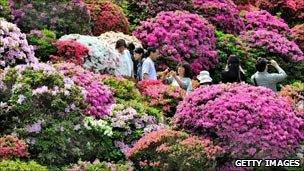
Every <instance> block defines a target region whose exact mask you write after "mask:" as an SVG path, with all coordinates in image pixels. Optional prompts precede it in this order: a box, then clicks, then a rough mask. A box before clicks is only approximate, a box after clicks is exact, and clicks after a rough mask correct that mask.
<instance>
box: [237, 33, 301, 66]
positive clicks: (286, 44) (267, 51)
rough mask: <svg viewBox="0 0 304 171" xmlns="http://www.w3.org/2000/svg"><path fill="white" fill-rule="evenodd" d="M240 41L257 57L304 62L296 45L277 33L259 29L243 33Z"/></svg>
mask: <svg viewBox="0 0 304 171" xmlns="http://www.w3.org/2000/svg"><path fill="white" fill-rule="evenodd" d="M241 39H242V40H243V41H244V42H245V43H246V45H247V46H248V47H249V48H251V51H252V53H253V54H257V55H258V56H259V57H261V55H262V56H264V57H271V56H277V57H281V58H283V59H284V60H286V61H295V62H299V61H304V54H303V52H302V51H301V49H300V48H299V47H298V45H297V44H296V43H295V42H293V41H290V40H288V39H287V38H285V37H284V36H282V35H280V34H278V33H275V32H272V31H267V30H263V29H259V30H255V31H248V32H246V33H244V34H243V35H242V36H241ZM257 52H258V53H257Z"/></svg>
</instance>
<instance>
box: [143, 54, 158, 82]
mask: <svg viewBox="0 0 304 171" xmlns="http://www.w3.org/2000/svg"><path fill="white" fill-rule="evenodd" d="M145 74H147V75H148V79H149V80H157V73H156V69H155V65H154V62H153V61H152V59H151V58H150V57H148V58H147V59H146V60H145V61H144V63H143V65H142V78H144V75H145Z"/></svg>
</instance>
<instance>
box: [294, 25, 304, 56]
mask: <svg viewBox="0 0 304 171" xmlns="http://www.w3.org/2000/svg"><path fill="white" fill-rule="evenodd" d="M291 33H292V37H293V38H294V40H295V42H296V43H297V44H298V45H299V47H300V48H301V50H302V51H304V24H301V25H297V26H295V27H293V28H292V29H291Z"/></svg>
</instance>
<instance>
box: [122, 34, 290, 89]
mask: <svg viewBox="0 0 304 171" xmlns="http://www.w3.org/2000/svg"><path fill="white" fill-rule="evenodd" d="M116 50H117V52H118V53H119V54H120V55H121V56H120V63H119V67H118V69H117V71H116V76H123V77H125V78H128V79H133V80H136V81H141V80H161V81H162V82H163V83H165V84H170V85H172V86H178V87H181V88H182V89H184V90H186V91H187V92H190V91H192V90H193V88H192V81H191V78H190V73H191V72H190V66H189V64H188V63H181V64H179V65H178V66H177V68H176V70H171V69H170V68H167V69H166V70H165V71H163V72H159V73H157V72H156V66H155V62H156V61H157V59H159V58H160V53H159V50H158V49H155V48H152V47H149V48H147V49H146V50H144V49H143V48H140V47H139V48H135V46H134V45H133V44H132V43H130V44H129V45H127V43H126V41H125V40H123V39H120V40H118V41H117V42H116ZM269 66H272V67H274V68H275V69H276V70H277V73H269V72H268V67H269ZM286 77H287V74H286V73H285V71H284V70H283V69H282V68H281V67H280V66H279V65H278V63H277V62H276V61H274V60H270V61H268V60H267V59H266V58H259V59H258V60H257V62H256V73H255V74H254V75H252V76H251V82H252V84H253V85H255V86H263V87H267V88H270V89H271V90H273V91H275V92H276V91H277V88H276V87H277V84H278V83H279V82H281V81H283V80H284V79H285V78H286ZM196 78H197V80H198V81H199V84H200V86H208V85H211V84H212V83H213V80H212V78H211V77H210V73H209V72H208V71H201V72H200V74H199V75H198V76H197V77H196ZM245 81H246V73H245V71H244V70H243V69H242V67H241V62H240V59H239V58H238V57H237V56H234V55H231V56H230V57H229V58H228V61H227V65H226V67H225V69H224V70H223V71H222V73H221V82H222V83H235V82H237V83H241V82H245Z"/></svg>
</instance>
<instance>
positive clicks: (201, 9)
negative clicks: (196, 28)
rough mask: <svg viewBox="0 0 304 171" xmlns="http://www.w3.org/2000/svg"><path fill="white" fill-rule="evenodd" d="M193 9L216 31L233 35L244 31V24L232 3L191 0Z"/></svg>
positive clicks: (214, 0) (221, 0)
mask: <svg viewBox="0 0 304 171" xmlns="http://www.w3.org/2000/svg"><path fill="white" fill-rule="evenodd" d="M193 4H194V7H195V9H196V10H197V11H198V13H199V14H201V15H202V16H203V17H204V18H206V19H207V20H208V21H209V22H210V23H212V24H213V25H215V26H216V28H217V29H219V30H222V31H224V32H225V33H230V34H234V35H239V33H240V32H241V31H243V30H244V28H245V27H244V22H243V21H242V19H241V18H240V16H239V10H238V9H237V7H236V5H235V4H234V3H233V2H232V1H229V0H228V1H225V0H193Z"/></svg>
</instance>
